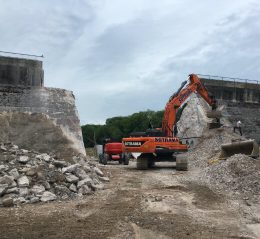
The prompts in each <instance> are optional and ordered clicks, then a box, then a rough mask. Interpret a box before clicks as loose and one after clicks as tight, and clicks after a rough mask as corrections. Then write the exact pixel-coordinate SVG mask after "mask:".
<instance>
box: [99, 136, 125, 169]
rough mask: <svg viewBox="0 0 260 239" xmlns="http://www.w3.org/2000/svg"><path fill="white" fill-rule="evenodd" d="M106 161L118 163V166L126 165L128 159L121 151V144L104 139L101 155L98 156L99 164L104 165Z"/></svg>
mask: <svg viewBox="0 0 260 239" xmlns="http://www.w3.org/2000/svg"><path fill="white" fill-rule="evenodd" d="M108 161H118V162H119V164H122V163H123V164H124V165H128V164H129V158H128V157H126V155H125V154H124V153H123V151H122V143H121V142H112V141H111V140H110V139H106V140H105V141H104V143H103V153H102V154H100V155H99V163H101V164H104V165H106V164H107V162H108Z"/></svg>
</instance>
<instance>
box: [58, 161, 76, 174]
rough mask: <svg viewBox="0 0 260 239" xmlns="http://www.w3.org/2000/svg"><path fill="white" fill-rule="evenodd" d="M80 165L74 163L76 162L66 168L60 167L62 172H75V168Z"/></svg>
mask: <svg viewBox="0 0 260 239" xmlns="http://www.w3.org/2000/svg"><path fill="white" fill-rule="evenodd" d="M78 167H80V164H78V163H76V164H72V165H70V166H68V167H66V168H63V169H62V173H75V170H76V169H77V168H78Z"/></svg>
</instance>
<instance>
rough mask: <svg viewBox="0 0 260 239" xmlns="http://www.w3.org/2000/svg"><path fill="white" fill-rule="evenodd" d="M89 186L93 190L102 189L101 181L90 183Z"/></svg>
mask: <svg viewBox="0 0 260 239" xmlns="http://www.w3.org/2000/svg"><path fill="white" fill-rule="evenodd" d="M90 186H91V188H92V189H93V190H103V189H104V184H103V183H99V184H95V183H91V185H90Z"/></svg>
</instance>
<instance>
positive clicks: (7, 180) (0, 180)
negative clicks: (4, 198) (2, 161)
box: [0, 175, 16, 187]
mask: <svg viewBox="0 0 260 239" xmlns="http://www.w3.org/2000/svg"><path fill="white" fill-rule="evenodd" d="M0 184H8V186H11V187H15V186H16V182H15V181H14V177H12V176H8V175H5V176H3V177H1V178H0Z"/></svg>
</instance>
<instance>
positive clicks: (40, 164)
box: [0, 143, 109, 206]
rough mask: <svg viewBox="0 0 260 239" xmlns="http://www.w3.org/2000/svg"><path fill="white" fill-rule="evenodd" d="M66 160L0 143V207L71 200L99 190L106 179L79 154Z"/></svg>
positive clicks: (93, 165)
mask: <svg viewBox="0 0 260 239" xmlns="http://www.w3.org/2000/svg"><path fill="white" fill-rule="evenodd" d="M71 162H73V163H69V162H67V161H64V160H59V159H57V158H56V157H55V155H49V154H45V153H44V154H41V153H39V152H36V151H30V150H25V149H19V148H18V146H17V145H14V144H12V143H5V144H0V206H13V205H19V204H23V203H37V202H48V201H53V200H64V199H75V198H79V197H82V196H83V195H88V194H92V193H93V191H95V190H99V189H103V187H104V184H103V183H102V182H107V181H109V179H108V178H107V177H104V175H103V173H102V171H101V170H100V169H98V168H97V167H96V166H95V164H93V163H90V162H88V161H86V160H85V159H84V158H82V157H80V156H79V157H75V156H74V157H73V158H72V159H71Z"/></svg>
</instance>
